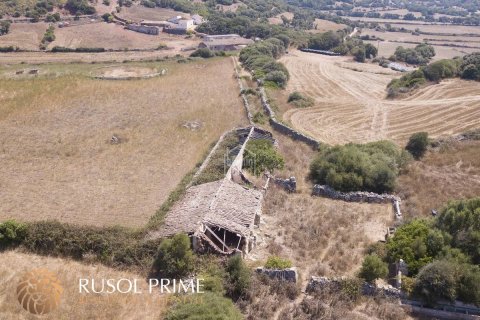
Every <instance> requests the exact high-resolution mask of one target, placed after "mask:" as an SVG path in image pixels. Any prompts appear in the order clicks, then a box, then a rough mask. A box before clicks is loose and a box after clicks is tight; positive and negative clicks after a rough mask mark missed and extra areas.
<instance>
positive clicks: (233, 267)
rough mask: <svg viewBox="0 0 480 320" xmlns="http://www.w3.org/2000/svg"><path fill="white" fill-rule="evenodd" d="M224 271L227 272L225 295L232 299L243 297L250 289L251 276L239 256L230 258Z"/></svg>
mask: <svg viewBox="0 0 480 320" xmlns="http://www.w3.org/2000/svg"><path fill="white" fill-rule="evenodd" d="M225 270H226V272H227V276H226V283H225V288H226V289H227V295H228V296H229V297H231V298H233V299H238V298H240V297H242V296H244V295H245V294H246V293H247V292H248V290H249V289H250V285H251V282H252V279H251V277H252V275H251V272H250V269H248V267H247V266H246V265H245V262H244V261H243V259H242V257H241V256H239V255H235V256H233V257H231V258H230V259H229V260H228V262H227V266H226V268H225Z"/></svg>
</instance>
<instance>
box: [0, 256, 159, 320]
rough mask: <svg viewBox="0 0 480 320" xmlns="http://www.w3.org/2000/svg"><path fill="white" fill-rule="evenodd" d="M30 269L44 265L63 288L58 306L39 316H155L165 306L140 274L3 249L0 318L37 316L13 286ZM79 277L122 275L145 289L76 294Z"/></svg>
mask: <svg viewBox="0 0 480 320" xmlns="http://www.w3.org/2000/svg"><path fill="white" fill-rule="evenodd" d="M13 266H14V267H13ZM34 269H47V270H49V271H50V272H52V273H54V274H56V275H57V277H58V280H59V281H60V283H61V285H62V287H63V290H64V291H63V293H62V296H61V300H60V304H59V306H58V308H57V309H56V310H54V311H52V312H51V313H49V314H47V315H44V316H41V319H45V320H47V319H48V320H50V319H51V320H57V319H97V320H107V319H148V320H158V319H160V318H161V316H162V314H163V312H165V310H166V308H167V298H166V296H161V295H160V294H158V293H152V294H149V293H148V283H146V282H145V283H144V282H143V281H142V279H144V278H143V277H142V276H140V275H136V274H132V273H128V272H122V271H118V270H114V269H110V268H107V267H104V266H101V265H84V264H80V263H78V262H75V261H71V260H65V259H59V258H50V257H42V256H37V255H33V254H24V253H20V252H16V251H5V252H2V253H0V305H1V306H2V307H1V310H0V318H1V319H2V320H33V319H39V317H38V316H34V315H32V314H30V313H28V312H27V311H25V310H24V309H23V308H22V307H21V306H20V304H19V303H18V301H17V297H16V287H17V284H18V281H19V279H20V277H21V276H22V275H23V274H24V273H25V272H29V271H31V270H34ZM80 278H90V279H92V278H93V279H96V281H101V279H122V278H125V279H139V285H141V286H142V288H145V290H147V292H145V293H142V294H120V293H115V294H108V295H95V294H91V295H89V294H85V293H84V294H80V293H79V288H78V282H79V279H80ZM140 281H142V282H140ZM143 286H144V287H143ZM97 288H100V286H99V287H97Z"/></svg>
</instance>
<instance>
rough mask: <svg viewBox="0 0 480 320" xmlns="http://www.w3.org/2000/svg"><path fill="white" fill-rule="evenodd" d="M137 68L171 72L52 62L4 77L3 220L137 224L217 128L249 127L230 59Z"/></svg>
mask: <svg viewBox="0 0 480 320" xmlns="http://www.w3.org/2000/svg"><path fill="white" fill-rule="evenodd" d="M133 65H138V66H149V67H158V68H165V69H167V70H168V72H167V75H165V76H162V77H157V78H152V79H149V80H133V81H105V80H94V79H91V78H90V77H87V76H85V75H83V74H80V75H79V74H75V73H68V71H63V70H64V69H68V68H70V67H72V68H78V69H80V70H82V71H81V72H87V70H88V68H90V69H91V70H92V71H93V70H95V69H93V68H100V67H102V66H101V65H100V66H99V65H71V66H69V65H66V66H58V67H57V68H58V69H59V70H57V71H56V72H57V73H55V68H54V66H50V65H49V66H46V67H45V68H50V69H47V71H46V72H45V73H44V71H43V67H42V68H40V76H38V77H36V78H33V79H32V78H28V77H26V78H22V79H19V80H12V79H6V80H2V86H1V88H0V158H1V161H2V166H1V168H0V198H1V199H2V201H1V202H0V220H5V219H9V218H16V219H19V220H45V219H58V220H59V221H61V222H71V223H77V224H86V225H124V226H141V225H143V224H145V223H146V222H147V220H148V218H149V217H151V216H152V215H153V214H154V212H155V211H156V210H157V209H158V208H159V206H160V205H161V204H162V202H163V201H164V200H165V199H166V197H167V196H168V194H169V193H170V191H171V190H173V189H174V188H175V186H176V185H177V184H178V183H179V181H180V180H181V178H182V177H183V176H184V175H185V174H186V173H187V172H189V171H190V170H192V169H193V168H194V166H195V164H196V163H197V162H199V161H200V160H201V159H202V157H203V156H204V154H205V153H206V151H207V150H208V148H209V145H210V144H211V143H213V142H214V141H215V140H216V139H218V137H219V136H220V135H221V133H223V132H224V131H226V130H227V129H231V128H232V127H235V126H242V125H245V124H246V119H245V116H244V114H245V112H244V108H243V106H242V104H241V101H240V99H239V97H238V84H237V82H236V80H235V79H234V77H233V74H234V72H233V63H232V60H231V59H229V58H222V59H220V58H219V59H213V60H208V61H207V60H200V61H198V62H191V63H187V64H179V63H176V62H174V61H172V62H168V63H167V62H164V63H163V64H160V63H157V64H154V63H151V64H133ZM120 67H125V64H122V65H120ZM61 72H65V73H64V74H63V75H62V73H61ZM42 74H45V75H44V76H42ZM192 75H195V76H192ZM187 121H197V122H199V123H200V124H201V128H200V129H199V130H190V129H188V128H185V127H183V124H185V123H186V122H187ZM113 135H115V136H117V137H118V139H119V143H117V144H115V143H113V144H112V143H111V142H110V139H111V138H112V136H113ZM20 146H21V147H20Z"/></svg>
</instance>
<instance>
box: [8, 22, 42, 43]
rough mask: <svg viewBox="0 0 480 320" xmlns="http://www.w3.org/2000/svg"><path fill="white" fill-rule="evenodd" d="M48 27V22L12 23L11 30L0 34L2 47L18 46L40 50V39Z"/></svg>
mask: <svg viewBox="0 0 480 320" xmlns="http://www.w3.org/2000/svg"><path fill="white" fill-rule="evenodd" d="M47 28H48V24H47V23H44V22H39V23H12V25H11V26H10V32H9V33H8V34H6V35H3V36H0V47H8V46H17V47H19V48H20V49H24V50H39V46H40V41H42V38H43V35H44V33H45V31H46V30H47Z"/></svg>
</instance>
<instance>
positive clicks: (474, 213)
mask: <svg viewBox="0 0 480 320" xmlns="http://www.w3.org/2000/svg"><path fill="white" fill-rule="evenodd" d="M436 226H437V227H438V228H439V229H440V230H443V231H446V232H448V233H449V234H450V235H451V236H452V237H453V239H452V242H453V245H454V246H455V247H457V248H460V249H461V250H462V251H463V252H464V253H465V254H467V255H468V256H469V257H470V258H471V259H472V262H473V263H476V264H480V198H478V197H477V198H472V199H467V200H459V201H452V202H449V203H448V204H447V206H446V207H444V208H443V209H442V210H441V212H440V215H439V216H438V218H437V221H436Z"/></svg>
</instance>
